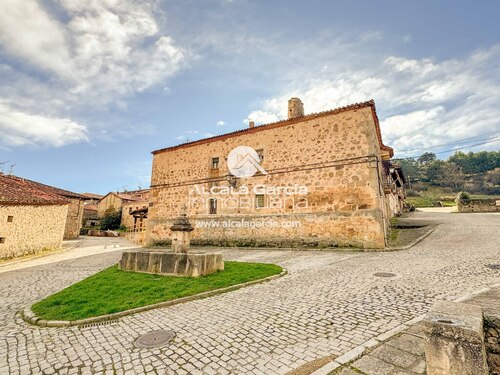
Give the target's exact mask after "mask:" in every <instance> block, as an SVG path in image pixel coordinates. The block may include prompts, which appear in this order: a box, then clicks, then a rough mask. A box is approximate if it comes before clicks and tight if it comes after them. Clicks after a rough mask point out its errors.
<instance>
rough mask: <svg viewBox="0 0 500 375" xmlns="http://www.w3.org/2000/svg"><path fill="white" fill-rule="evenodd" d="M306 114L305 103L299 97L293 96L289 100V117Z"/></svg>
mask: <svg viewBox="0 0 500 375" xmlns="http://www.w3.org/2000/svg"><path fill="white" fill-rule="evenodd" d="M302 116H304V104H302V101H301V100H300V99H299V98H291V99H290V100H289V101H288V118H289V119H291V118H296V117H302Z"/></svg>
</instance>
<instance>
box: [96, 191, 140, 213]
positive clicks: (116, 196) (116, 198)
mask: <svg viewBox="0 0 500 375" xmlns="http://www.w3.org/2000/svg"><path fill="white" fill-rule="evenodd" d="M148 199H149V189H141V190H134V191H126V192H109V193H108V194H106V195H105V196H104V197H102V198H101V199H100V200H99V202H98V203H97V214H98V216H99V218H102V217H103V216H104V215H105V214H106V212H107V211H109V210H114V211H116V212H120V211H122V209H123V205H124V204H127V203H132V204H133V203H134V202H141V204H142V202H144V201H148ZM127 209H128V208H127Z"/></svg>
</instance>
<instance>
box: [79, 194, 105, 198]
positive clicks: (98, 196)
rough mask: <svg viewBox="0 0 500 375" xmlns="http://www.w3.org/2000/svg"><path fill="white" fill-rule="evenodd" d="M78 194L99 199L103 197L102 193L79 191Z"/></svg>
mask: <svg viewBox="0 0 500 375" xmlns="http://www.w3.org/2000/svg"><path fill="white" fill-rule="evenodd" d="M80 195H83V196H84V197H85V198H88V199H101V198H102V197H104V195H102V194H94V193H81V194H80Z"/></svg>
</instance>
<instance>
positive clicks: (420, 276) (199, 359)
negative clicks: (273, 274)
mask: <svg viewBox="0 0 500 375" xmlns="http://www.w3.org/2000/svg"><path fill="white" fill-rule="evenodd" d="M415 218H417V219H418V218H421V219H425V220H428V219H431V220H432V219H435V220H438V221H439V222H441V223H442V224H441V225H440V226H438V228H437V229H436V230H435V231H434V232H433V233H432V234H431V235H430V236H429V237H427V238H426V239H425V240H424V241H423V242H421V243H420V244H418V245H416V246H415V247H413V248H412V249H410V250H405V251H400V252H385V253H360V252H353V253H341V252H306V251H279V250H273V251H264V250H249V249H244V250H234V249H233V250H224V251H223V252H224V254H225V257H226V259H232V260H239V261H254V262H271V263H277V264H280V265H282V266H284V267H286V268H287V269H288V270H289V271H290V274H289V275H287V276H285V277H282V278H279V279H277V280H274V281H271V282H268V283H264V284H259V285H255V286H252V287H248V288H244V289H240V290H237V291H234V292H230V293H226V294H221V295H218V296H215V297H211V298H206V299H203V300H198V301H193V302H189V303H185V304H181V305H176V306H173V307H168V308H163V309H158V310H151V311H147V312H144V313H140V314H136V315H132V316H128V317H126V318H122V319H120V321H118V322H116V323H112V324H108V325H101V326H93V327H86V328H78V327H71V328H40V327H35V326H30V325H29V324H27V323H24V322H23V321H22V320H21V319H20V318H19V317H18V316H16V315H15V313H16V311H18V310H19V309H21V308H23V307H25V306H27V305H30V304H32V303H33V302H35V301H37V300H39V299H41V298H43V297H44V296H47V295H49V294H51V293H53V292H55V291H57V290H60V289H61V288H64V287H65V286H68V285H70V284H72V283H74V282H76V281H78V280H80V279H82V278H84V277H86V276H88V275H91V274H93V273H95V272H97V271H99V270H101V269H103V268H105V267H107V266H109V265H111V264H113V263H115V262H116V261H117V260H118V259H119V256H120V253H119V252H110V253H106V254H102V255H96V256H90V257H85V258H79V259H71V260H66V261H63V262H59V263H54V264H49V265H42V266H37V267H33V268H24V269H22V270H17V271H12V272H5V273H2V274H0V314H1V315H0V374H39V373H43V374H54V373H58V374H101V373H106V374H114V373H116V374H123V373H127V374H142V373H151V374H155V373H158V374H229V373H234V374H266V375H269V374H284V373H286V372H288V371H290V370H293V369H295V368H297V367H299V366H301V365H303V364H305V363H307V362H309V361H313V360H316V359H318V358H322V357H325V356H331V355H340V354H342V353H345V352H347V351H349V350H350V349H353V348H354V347H356V346H358V345H359V344H361V343H363V342H365V341H366V340H368V339H371V338H372V337H374V336H376V335H378V334H381V333H384V332H386V331H389V330H391V329H393V328H395V327H397V326H398V325H400V324H401V323H404V322H407V321H409V320H411V319H412V318H414V317H416V316H418V315H420V314H422V313H425V312H427V311H428V310H429V308H430V307H431V306H432V304H433V302H434V301H435V300H438V299H448V300H452V299H455V298H458V297H460V296H462V295H464V294H467V293H469V292H472V291H475V290H478V289H480V288H482V287H484V286H486V285H490V284H493V283H497V282H499V281H500V271H499V270H493V269H490V268H487V267H485V265H486V264H489V263H499V261H500V247H499V243H500V230H499V228H500V215H496V214H445V213H422V212H418V213H415ZM375 272H394V273H396V274H397V276H396V277H392V278H384V277H375V276H373V273H375ZM158 329H168V330H173V331H175V332H176V338H175V339H174V341H173V342H172V343H171V344H170V345H168V346H166V347H163V348H159V349H138V348H135V347H134V346H133V341H134V339H135V338H136V337H137V336H138V335H141V334H144V333H147V332H150V331H153V330H158Z"/></svg>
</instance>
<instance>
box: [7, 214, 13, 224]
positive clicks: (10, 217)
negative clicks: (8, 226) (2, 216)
mask: <svg viewBox="0 0 500 375" xmlns="http://www.w3.org/2000/svg"><path fill="white" fill-rule="evenodd" d="M13 221H14V216H11V215H9V216H7V223H12V222H13Z"/></svg>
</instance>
